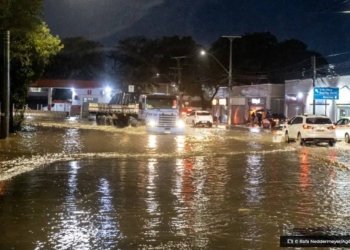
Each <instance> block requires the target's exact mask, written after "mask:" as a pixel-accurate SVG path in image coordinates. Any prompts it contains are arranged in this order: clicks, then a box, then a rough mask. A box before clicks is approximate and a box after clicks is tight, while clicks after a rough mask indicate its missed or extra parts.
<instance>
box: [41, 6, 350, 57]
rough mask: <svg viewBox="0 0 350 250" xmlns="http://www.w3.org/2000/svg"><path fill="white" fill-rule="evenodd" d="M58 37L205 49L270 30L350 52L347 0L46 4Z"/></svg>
mask: <svg viewBox="0 0 350 250" xmlns="http://www.w3.org/2000/svg"><path fill="white" fill-rule="evenodd" d="M44 3H45V20H46V22H47V23H48V25H49V26H50V28H51V30H52V32H53V33H54V34H58V35H59V36H60V37H61V38H65V37H72V36H84V37H86V38H89V39H92V40H97V41H101V42H102V43H104V44H105V45H108V46H110V45H114V44H116V43H117V41H118V40H119V39H123V38H126V37H129V36H134V35H145V36H147V37H160V36H170V35H180V36H182V35H190V36H192V37H193V38H194V39H195V40H196V41H197V42H198V43H200V44H202V45H205V46H209V45H210V44H211V43H212V42H214V41H215V40H216V39H218V38H219V37H220V36H222V35H244V34H246V33H252V32H271V33H272V34H274V35H275V36H276V37H277V38H278V39H279V40H280V41H282V40H285V39H290V38H296V39H299V40H301V41H303V42H304V43H306V44H307V45H308V46H309V48H310V49H312V50H315V51H318V52H320V53H321V54H323V55H324V56H328V55H331V54H336V53H347V52H348V51H350V14H348V13H347V11H350V0H44Z"/></svg>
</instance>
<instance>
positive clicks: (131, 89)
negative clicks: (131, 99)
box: [128, 85, 135, 93]
mask: <svg viewBox="0 0 350 250" xmlns="http://www.w3.org/2000/svg"><path fill="white" fill-rule="evenodd" d="M128 90H129V93H134V91H135V86H134V85H129V86H128Z"/></svg>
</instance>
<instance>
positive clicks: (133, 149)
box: [0, 128, 350, 249]
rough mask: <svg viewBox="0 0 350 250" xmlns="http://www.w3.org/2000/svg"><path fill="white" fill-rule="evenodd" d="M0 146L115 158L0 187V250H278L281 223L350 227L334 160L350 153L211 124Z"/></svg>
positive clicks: (341, 173)
mask: <svg viewBox="0 0 350 250" xmlns="http://www.w3.org/2000/svg"><path fill="white" fill-rule="evenodd" d="M46 130H50V133H51V134H52V136H50V137H49V138H48V137H47V136H46V135H47V133H48V131H46ZM1 143H2V144H1V145H0V146H1V147H2V148H4V144H5V143H6V145H7V147H6V148H7V149H8V150H13V155H12V156H11V157H14V158H15V157H16V154H17V156H18V155H20V154H23V155H30V154H33V153H35V154H47V153H54V152H57V151H58V152H65V153H73V154H74V153H80V154H84V153H91V152H113V153H115V154H116V157H114V158H108V159H103V158H100V159H81V160H74V161H67V162H57V163H54V164H51V165H49V166H46V167H45V168H39V169H36V170H34V171H32V172H28V173H25V174H22V175H19V176H17V177H15V178H13V179H11V180H7V181H2V182H0V224H1V225H2V226H1V227H0V249H11V248H14V249H116V248H121V249H139V248H145V249H148V248H156V249H169V248H176V249H193V248H205V249H218V248H226V249H277V248H279V236H280V235H282V234H283V233H284V230H285V229H286V228H296V227H297V228H320V227H324V228H335V229H337V230H340V231H341V232H344V234H346V233H347V232H348V231H347V230H348V229H349V228H350V221H349V220H348V214H349V212H350V206H349V205H350V204H349V202H350V199H349V194H350V172H349V171H348V170H345V169H344V168H342V165H339V164H336V163H333V162H335V161H337V160H339V159H340V160H342V161H343V162H346V160H348V158H346V157H347V156H346V152H345V151H344V150H340V149H338V148H327V147H299V146H295V145H292V146H290V145H285V144H276V143H272V142H271V137H270V136H269V135H265V134H252V133H249V132H248V131H245V130H234V131H226V130H218V129H193V130H192V131H191V133H187V134H186V135H180V136H171V135H148V134H145V133H109V132H108V133H106V132H102V131H90V130H77V129H74V128H71V129H63V130H61V129H38V130H37V131H32V132H26V133H22V134H20V135H17V138H16V139H14V138H11V139H10V140H8V141H7V142H1ZM43 145H45V146H43ZM15 149H16V150H15ZM118 153H120V154H128V157H118ZM134 155H135V157H134ZM136 156H137V157H136ZM139 156H141V157H139ZM3 157H5V153H4V156H3ZM6 157H9V156H8V154H6ZM3 225H5V226H3Z"/></svg>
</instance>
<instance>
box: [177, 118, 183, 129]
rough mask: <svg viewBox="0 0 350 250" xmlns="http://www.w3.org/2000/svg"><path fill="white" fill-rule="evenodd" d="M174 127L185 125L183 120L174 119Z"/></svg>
mask: <svg viewBox="0 0 350 250" xmlns="http://www.w3.org/2000/svg"><path fill="white" fill-rule="evenodd" d="M176 127H178V128H184V127H185V122H184V121H183V120H180V119H179V120H177V121H176Z"/></svg>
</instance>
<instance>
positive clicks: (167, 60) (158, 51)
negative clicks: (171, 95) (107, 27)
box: [110, 36, 198, 93]
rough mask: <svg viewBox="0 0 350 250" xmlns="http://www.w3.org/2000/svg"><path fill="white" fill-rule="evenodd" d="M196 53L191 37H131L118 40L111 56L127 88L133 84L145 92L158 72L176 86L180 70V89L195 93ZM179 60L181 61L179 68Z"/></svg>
mask: <svg viewBox="0 0 350 250" xmlns="http://www.w3.org/2000/svg"><path fill="white" fill-rule="evenodd" d="M197 51H198V46H197V44H196V42H195V41H194V40H193V39H192V38H191V37H178V36H173V37H163V38H159V39H147V38H145V37H131V38H128V39H125V40H121V41H119V42H118V44H117V45H116V46H115V50H114V51H113V52H112V53H111V55H110V57H111V58H112V59H113V61H114V64H115V69H116V71H117V73H118V75H119V76H120V81H121V82H123V83H124V87H126V86H127V85H128V84H133V85H136V86H137V87H138V88H140V89H141V90H142V89H144V88H145V86H146V85H147V84H152V83H154V82H155V80H156V78H155V76H156V75H157V73H158V74H159V75H161V76H163V80H165V81H167V82H176V83H177V82H178V81H179V79H178V77H179V68H180V70H181V86H179V87H180V90H182V91H184V92H188V91H190V92H193V89H196V87H194V85H196V84H197V82H196V81H195V80H196V76H195V70H194V69H195V68H196V65H195V64H193V57H194V55H195V54H196V53H197ZM175 57H181V58H182V59H176V58H175ZM177 60H180V61H179V65H178V64H177ZM179 66H180V67H179ZM165 76H166V77H165ZM197 93H198V92H197Z"/></svg>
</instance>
